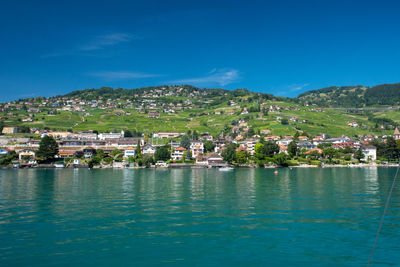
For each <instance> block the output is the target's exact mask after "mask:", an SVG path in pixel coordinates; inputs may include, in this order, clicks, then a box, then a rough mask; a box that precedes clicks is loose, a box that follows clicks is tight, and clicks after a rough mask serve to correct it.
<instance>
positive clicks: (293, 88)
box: [276, 83, 310, 97]
mask: <svg viewBox="0 0 400 267" xmlns="http://www.w3.org/2000/svg"><path fill="white" fill-rule="evenodd" d="M309 85H310V84H309V83H303V84H291V85H288V86H285V87H284V89H285V90H284V91H279V92H277V93H276V95H278V96H288V97H296V96H297V95H293V94H296V92H298V91H301V90H303V89H304V88H305V87H307V86H309Z"/></svg>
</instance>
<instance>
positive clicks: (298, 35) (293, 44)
mask: <svg viewBox="0 0 400 267" xmlns="http://www.w3.org/2000/svg"><path fill="white" fill-rule="evenodd" d="M1 3H2V4H1V8H0V25H1V27H0V92H1V93H0V100H1V101H4V100H9V99H17V98H23V97H31V96H38V95H41V96H51V95H56V94H62V93H67V92H70V91H72V90H78V89H84V88H98V87H101V86H111V87H122V88H137V87H143V86H152V85H162V84H182V83H185V84H193V85H195V86H199V87H206V88H226V89H236V88H247V89H249V90H253V91H258V92H265V93H273V94H277V95H283V96H296V95H298V94H299V93H301V92H303V91H306V90H310V89H319V88H322V87H326V86H331V85H356V84H362V85H370V86H371V85H375V84H380V83H395V82H400V64H399V62H400V19H399V17H398V14H399V13H400V1H382V0H380V1H339V0H335V1H327V0H318V1H300V0H297V1H286V0H280V1H233V0H230V1H222V0H221V1H215V0H214V1H205V0H202V1H187V0H186V1H151V0H146V1H118V0H113V1H82V0H81V1H71V0H70V1H18V0H13V1H11V0H10V1H8V0H3V1H2V2H1Z"/></svg>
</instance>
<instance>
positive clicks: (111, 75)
mask: <svg viewBox="0 0 400 267" xmlns="http://www.w3.org/2000/svg"><path fill="white" fill-rule="evenodd" d="M87 75H88V76H92V77H98V78H101V79H104V80H131V79H143V78H152V77H160V76H162V75H160V74H152V73H143V72H133V71H99V72H90V73H87Z"/></svg>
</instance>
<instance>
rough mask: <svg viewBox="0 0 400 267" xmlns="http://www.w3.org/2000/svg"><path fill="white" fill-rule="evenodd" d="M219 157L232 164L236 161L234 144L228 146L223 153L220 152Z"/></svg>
mask: <svg viewBox="0 0 400 267" xmlns="http://www.w3.org/2000/svg"><path fill="white" fill-rule="evenodd" d="M221 156H222V157H223V158H224V160H225V161H228V162H229V163H232V162H233V161H234V160H235V159H236V144H233V143H231V144H229V145H228V146H227V147H226V148H225V150H224V151H222V153H221Z"/></svg>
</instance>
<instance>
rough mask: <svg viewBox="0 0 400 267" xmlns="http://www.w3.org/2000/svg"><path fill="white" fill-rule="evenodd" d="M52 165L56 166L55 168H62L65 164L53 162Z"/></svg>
mask: <svg viewBox="0 0 400 267" xmlns="http://www.w3.org/2000/svg"><path fill="white" fill-rule="evenodd" d="M54 167H56V168H64V167H65V166H64V163H56V164H54Z"/></svg>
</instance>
